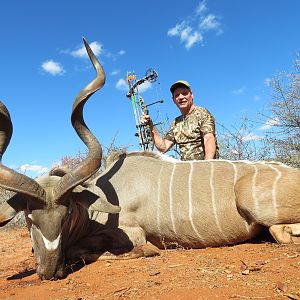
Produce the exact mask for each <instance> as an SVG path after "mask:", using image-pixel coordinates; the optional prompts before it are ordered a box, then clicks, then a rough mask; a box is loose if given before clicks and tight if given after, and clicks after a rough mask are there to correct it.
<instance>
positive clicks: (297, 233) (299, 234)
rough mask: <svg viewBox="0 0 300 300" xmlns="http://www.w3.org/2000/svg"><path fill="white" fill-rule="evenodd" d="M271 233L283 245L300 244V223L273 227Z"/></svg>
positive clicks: (270, 229)
mask: <svg viewBox="0 0 300 300" xmlns="http://www.w3.org/2000/svg"><path fill="white" fill-rule="evenodd" d="M269 231H270V233H271V235H272V236H273V238H274V239H275V240H276V241H277V242H278V243H281V244H300V223H296V224H280V225H272V226H271V227H270V228H269Z"/></svg>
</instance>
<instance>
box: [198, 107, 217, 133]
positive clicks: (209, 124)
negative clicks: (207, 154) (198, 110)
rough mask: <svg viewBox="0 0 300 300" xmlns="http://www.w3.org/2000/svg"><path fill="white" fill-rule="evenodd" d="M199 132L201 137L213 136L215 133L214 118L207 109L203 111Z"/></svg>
mask: <svg viewBox="0 0 300 300" xmlns="http://www.w3.org/2000/svg"><path fill="white" fill-rule="evenodd" d="M201 132H202V133H203V135H205V134H207V133H213V134H214V135H215V132H216V126H215V118H214V117H213V116H212V114H211V113H210V112H209V111H208V110H207V109H205V110H204V112H203V118H202V120H201Z"/></svg>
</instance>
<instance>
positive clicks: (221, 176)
mask: <svg viewBox="0 0 300 300" xmlns="http://www.w3.org/2000/svg"><path fill="white" fill-rule="evenodd" d="M85 45H86V48H87V51H88V54H89V56H90V58H91V61H92V63H93V65H94V66H95V68H96V70H97V77H96V79H95V80H94V81H92V82H91V83H90V84H89V85H87V86H86V87H85V88H84V89H83V90H82V91H81V92H80V93H79V95H78V96H77V98H76V100H75V103H74V105H73V112H72V117H71V119H72V124H73V126H74V128H75V130H76V132H77V134H78V135H79V137H80V138H81V139H82V140H83V142H84V143H85V144H86V145H87V147H88V149H89V155H88V157H87V159H86V160H85V161H83V162H82V163H81V164H80V165H79V166H78V167H77V168H76V169H75V170H74V171H71V172H65V173H64V172H63V171H62V170H57V171H54V172H52V173H51V174H50V175H49V176H46V177H41V178H39V179H37V180H36V181H34V180H32V179H29V178H27V177H26V176H24V175H21V174H18V173H16V172H14V171H13V170H11V169H9V168H7V167H4V166H3V165H1V168H0V186H1V187H3V188H5V189H8V190H12V191H14V192H16V194H15V195H14V196H13V197H11V198H10V199H9V200H8V201H7V202H5V203H3V204H2V205H1V206H0V225H4V224H5V223H7V222H9V221H10V220H11V219H12V218H13V217H14V216H15V214H16V212H17V211H20V210H24V211H25V214H26V215H27V217H28V219H29V228H30V232H31V238H32V243H33V248H34V253H35V256H36V259H37V263H38V269H37V272H38V274H39V275H40V276H41V277H42V278H45V279H51V278H60V277H63V276H64V264H65V259H70V258H75V257H84V258H86V257H89V255H90V257H92V258H94V256H93V255H95V256H96V257H99V256H100V255H101V254H103V253H104V252H105V251H110V252H111V253H114V254H117V255H118V254H120V253H126V252H128V253H129V254H128V255H127V256H126V254H125V257H137V256H139V255H145V256H150V255H153V254H156V253H157V251H158V250H157V248H156V247H158V248H164V247H166V246H168V245H172V244H173V245H179V246H183V247H187V248H203V247H211V246H222V245H232V244H235V243H240V242H244V241H247V240H249V239H251V238H253V237H254V236H256V235H257V234H258V233H259V232H260V231H261V229H262V228H263V227H266V228H269V231H270V233H271V234H272V236H273V237H274V238H275V240H276V241H278V242H279V243H300V170H299V169H295V168H291V167H288V166H285V165H283V164H280V163H276V162H269V163H268V162H249V161H227V160H210V161H190V162H181V161H177V160H171V159H167V158H166V156H163V155H158V154H153V153H148V152H137V153H129V154H115V155H114V156H111V157H110V158H109V161H110V164H109V165H108V167H107V168H106V170H105V171H104V172H102V173H100V174H99V175H97V176H96V177H92V178H91V176H92V175H93V174H94V173H95V172H96V171H97V170H98V169H99V167H100V162H101V156H102V151H101V145H100V144H99V142H98V141H97V139H96V138H95V137H94V136H93V135H92V133H91V132H90V131H89V130H88V128H87V127H86V125H85V123H84V120H83V116H82V110H83V106H84V104H85V102H86V100H87V99H88V97H89V96H90V95H91V94H93V93H94V92H95V91H96V90H97V89H99V88H100V87H101V86H103V85H104V78H105V75H104V71H103V69H102V67H101V65H100V64H99V62H98V61H97V59H96V57H95V56H94V54H93V53H92V51H91V50H90V48H89V46H88V44H87V43H86V42H85ZM0 112H1V116H0V117H1V128H0V130H1V131H0V147H1V148H0V151H1V152H0V155H1V156H2V154H3V153H4V151H5V149H6V147H7V145H8V143H9V139H10V135H11V132H12V127H11V122H10V118H9V114H8V112H7V110H6V109H5V107H4V106H3V105H2V106H1V107H0ZM57 175H59V176H57ZM119 207H120V208H121V210H119ZM153 245H154V246H153ZM155 246H156V247H155ZM123 257H124V255H123Z"/></svg>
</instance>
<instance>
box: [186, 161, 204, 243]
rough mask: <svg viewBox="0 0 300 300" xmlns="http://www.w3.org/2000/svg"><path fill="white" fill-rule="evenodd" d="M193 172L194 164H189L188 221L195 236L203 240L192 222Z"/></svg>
mask: <svg viewBox="0 0 300 300" xmlns="http://www.w3.org/2000/svg"><path fill="white" fill-rule="evenodd" d="M193 170H194V164H193V163H190V174H189V179H188V187H189V190H188V191H189V219H190V222H191V225H192V228H193V230H194V231H195V233H196V234H197V236H198V237H199V239H200V240H203V237H202V236H201V235H200V233H199V232H198V230H197V228H196V226H195V224H194V222H193V198H192V186H193V185H192V178H193Z"/></svg>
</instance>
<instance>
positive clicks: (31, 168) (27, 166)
mask: <svg viewBox="0 0 300 300" xmlns="http://www.w3.org/2000/svg"><path fill="white" fill-rule="evenodd" d="M18 170H19V171H20V172H22V173H26V172H27V171H31V172H35V173H37V174H44V173H46V172H47V171H48V168H46V167H42V166H39V165H30V164H24V165H21V166H19V167H18Z"/></svg>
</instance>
